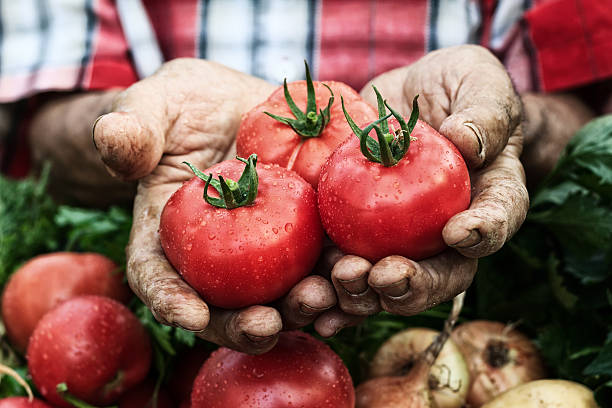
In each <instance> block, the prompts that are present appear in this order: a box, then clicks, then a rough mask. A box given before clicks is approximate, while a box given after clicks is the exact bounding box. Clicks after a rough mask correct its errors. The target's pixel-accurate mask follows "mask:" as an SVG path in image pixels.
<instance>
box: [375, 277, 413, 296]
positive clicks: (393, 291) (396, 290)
mask: <svg viewBox="0 0 612 408" xmlns="http://www.w3.org/2000/svg"><path fill="white" fill-rule="evenodd" d="M376 289H377V290H379V291H380V292H382V293H383V294H384V295H386V296H393V297H397V296H402V295H403V294H404V293H406V291H407V290H408V279H406V278H403V279H402V280H399V281H397V282H395V283H392V284H390V285H386V286H377V287H376Z"/></svg>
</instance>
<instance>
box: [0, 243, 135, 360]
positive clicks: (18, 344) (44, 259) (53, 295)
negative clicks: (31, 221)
mask: <svg viewBox="0 0 612 408" xmlns="http://www.w3.org/2000/svg"><path fill="white" fill-rule="evenodd" d="M78 295H100V296H108V297H111V298H113V299H116V300H118V301H121V302H125V301H127V300H128V299H129V297H130V290H129V288H128V287H127V285H126V284H125V283H124V282H123V274H122V273H121V272H120V271H118V267H117V265H115V263H114V262H113V261H111V260H110V259H108V258H106V257H105V256H103V255H100V254H94V253H75V252H56V253H52V254H45V255H40V256H37V257H35V258H32V259H30V260H29V261H28V262H26V263H25V264H24V265H23V266H22V267H21V268H19V269H18V270H17V271H16V272H15V273H14V274H13V275H12V276H11V278H10V279H9V281H8V283H7V284H6V288H5V290H4V294H3V296H2V319H3V321H4V324H5V326H6V331H7V335H8V337H9V339H10V340H11V342H12V343H13V344H14V345H15V348H17V349H18V350H20V351H25V350H26V348H27V345H28V339H29V338H30V335H31V334H32V331H34V328H35V327H36V324H37V323H38V321H39V320H40V319H41V318H42V317H43V315H44V314H45V313H47V312H48V311H49V310H51V309H53V308H54V307H55V306H57V305H58V304H60V303H62V302H64V301H66V300H68V299H70V298H72V297H74V296H78Z"/></svg>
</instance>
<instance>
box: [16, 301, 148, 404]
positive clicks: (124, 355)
mask: <svg viewBox="0 0 612 408" xmlns="http://www.w3.org/2000/svg"><path fill="white" fill-rule="evenodd" d="M27 360H28V368H29V370H30V373H31V375H32V380H33V381H34V384H35V385H36V387H37V389H38V390H39V391H40V393H41V394H42V395H43V396H44V397H45V399H47V400H49V401H50V402H52V403H53V404H55V405H57V406H60V407H67V408H68V407H71V405H70V404H68V403H66V401H64V399H62V397H61V396H60V395H59V394H58V393H57V391H56V387H57V385H58V384H60V383H66V385H67V386H68V392H69V393H70V394H72V395H74V396H75V397H76V398H78V399H81V400H84V401H85V402H88V403H90V404H95V405H106V404H110V403H112V402H114V401H116V400H117V399H118V398H119V396H120V395H121V394H123V393H124V392H125V391H126V390H128V389H129V388H130V387H133V386H134V385H136V384H138V383H140V382H141V381H142V380H143V379H144V378H145V376H146V375H147V372H148V371H149V366H150V365H151V344H150V342H149V337H148V335H147V333H146V331H145V329H144V327H142V325H141V324H140V322H139V321H138V319H137V318H136V316H134V315H133V314H132V313H131V312H130V311H129V310H128V309H127V308H126V307H125V306H123V305H122V304H121V303H119V302H117V301H115V300H112V299H109V298H106V297H102V296H79V297H75V298H72V299H70V300H67V301H66V302H64V303H62V304H61V305H59V306H58V307H56V308H55V309H53V310H51V311H50V312H49V313H47V314H46V315H45V316H44V317H43V318H42V319H41V320H40V322H39V323H38V325H37V326H36V329H35V330H34V333H32V338H31V340H30V344H29V345H28V353H27Z"/></svg>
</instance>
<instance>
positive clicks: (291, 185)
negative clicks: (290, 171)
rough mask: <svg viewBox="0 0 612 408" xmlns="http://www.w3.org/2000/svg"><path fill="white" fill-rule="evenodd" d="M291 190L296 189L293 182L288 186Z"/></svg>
mask: <svg viewBox="0 0 612 408" xmlns="http://www.w3.org/2000/svg"><path fill="white" fill-rule="evenodd" d="M287 186H288V187H289V188H294V187H295V183H293V182H289V184H288V185H287Z"/></svg>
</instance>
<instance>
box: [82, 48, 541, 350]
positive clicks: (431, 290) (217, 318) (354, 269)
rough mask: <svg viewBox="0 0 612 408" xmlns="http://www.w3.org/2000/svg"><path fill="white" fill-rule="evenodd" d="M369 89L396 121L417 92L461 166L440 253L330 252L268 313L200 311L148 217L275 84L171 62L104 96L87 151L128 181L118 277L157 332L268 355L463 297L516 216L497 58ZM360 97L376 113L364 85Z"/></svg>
mask: <svg viewBox="0 0 612 408" xmlns="http://www.w3.org/2000/svg"><path fill="white" fill-rule="evenodd" d="M466 61H468V62H469V64H466ZM372 83H373V84H375V85H376V86H377V87H378V89H379V90H380V91H381V93H382V94H383V95H384V97H385V98H386V99H387V100H389V102H390V104H391V105H392V106H394V107H399V108H400V111H401V113H402V114H408V113H409V109H410V101H411V100H412V98H413V96H414V95H415V94H420V99H419V105H420V109H421V119H423V120H425V121H427V122H429V123H430V124H431V125H432V126H433V127H434V128H436V129H438V130H439V131H440V132H441V133H442V134H443V135H445V136H447V137H448V138H449V139H450V140H451V141H452V142H453V143H454V144H455V145H456V146H457V147H458V148H459V150H460V151H461V153H462V154H463V156H464V158H465V160H466V162H467V163H468V166H469V168H470V170H471V181H472V202H471V205H470V208H469V209H468V210H466V211H464V212H462V213H460V214H457V215H456V216H455V217H453V218H452V219H451V220H450V221H449V222H448V223H447V225H446V227H445V228H444V231H443V236H444V240H445V242H446V243H447V244H448V245H449V247H450V248H449V249H448V250H446V251H445V252H443V253H442V254H440V255H437V256H434V257H432V258H429V259H426V260H423V261H421V262H414V261H412V260H409V259H406V258H403V257H400V256H391V257H388V258H385V259H383V260H381V261H379V262H378V263H376V264H375V265H371V264H370V263H369V262H368V261H366V260H365V259H363V258H359V257H356V256H353V255H343V254H341V253H340V252H339V251H338V250H337V249H336V248H334V247H333V246H330V247H328V248H326V249H325V250H324V252H323V254H322V256H321V259H320V261H319V264H318V265H317V267H316V271H315V272H316V274H314V275H311V276H308V277H306V278H305V279H304V280H302V281H301V282H299V283H298V284H297V285H296V286H295V287H294V288H293V289H292V290H291V291H290V293H289V294H288V295H287V296H285V298H283V299H281V300H280V301H278V302H277V303H276V304H275V305H273V306H274V307H272V306H251V307H248V308H245V309H242V310H235V311H229V310H221V309H216V308H213V307H209V306H207V305H206V303H205V302H204V301H203V300H202V299H201V298H200V297H199V296H198V294H197V293H196V292H195V291H194V290H193V289H191V287H189V286H188V285H187V284H186V283H185V282H184V281H183V280H182V279H181V277H180V276H179V275H178V274H177V272H176V271H175V270H174V269H173V268H172V266H171V265H170V264H169V263H168V261H167V260H166V257H165V256H164V253H163V251H162V248H161V245H160V243H159V237H158V227H159V217H160V214H161V211H162V209H163V207H164V205H165V203H166V201H167V200H168V198H169V197H170V195H171V194H172V193H173V192H174V191H175V190H177V189H178V188H179V187H180V185H181V183H182V182H183V181H185V180H188V179H189V178H191V177H192V174H191V173H190V171H189V169H188V168H187V166H185V165H183V164H182V162H183V161H188V162H191V163H193V164H194V165H195V166H197V167H199V168H202V169H203V168H207V167H209V166H210V165H212V164H214V163H216V162H218V161H221V160H225V159H229V158H232V157H233V156H234V155H235V146H234V137H235V134H236V131H237V128H238V125H239V121H240V118H241V115H242V114H243V113H245V112H246V111H248V110H249V109H251V108H252V107H254V106H255V105H256V104H258V103H260V102H262V101H263V100H264V99H266V98H267V97H268V95H269V94H270V93H271V92H272V91H273V90H274V88H275V86H273V85H271V84H269V83H266V82H265V81H262V80H260V79H257V78H254V77H251V76H248V75H245V74H242V73H239V72H236V71H233V70H231V69H229V68H226V67H224V66H221V65H218V64H215V63H213V62H208V61H204V60H193V59H181V60H174V61H171V62H168V63H166V64H165V65H164V66H163V67H162V68H161V69H160V70H159V71H158V72H157V73H156V74H155V75H153V76H151V77H149V78H146V79H144V80H142V81H140V82H138V83H136V84H135V85H133V86H131V87H130V88H128V89H127V90H125V91H124V92H121V93H119V94H117V95H116V96H115V97H114V100H113V102H112V108H111V113H108V114H106V115H103V116H101V117H100V118H99V119H98V120H97V121H96V123H95V125H94V131H93V138H94V143H95V146H96V148H97V150H98V152H99V154H100V156H101V158H102V160H103V162H104V163H105V165H106V167H107V169H108V171H109V172H111V174H113V175H114V176H116V177H118V178H120V179H122V180H139V183H138V188H137V194H136V198H135V202H134V223H133V227H132V233H131V236H130V242H129V245H128V248H127V274H128V281H129V283H130V286H131V287H132V289H133V290H134V292H135V293H136V294H137V295H138V296H139V297H140V298H141V299H142V300H143V301H144V302H145V303H146V304H147V305H148V306H149V308H150V309H151V311H152V312H153V314H154V315H155V317H156V318H157V319H158V320H159V321H160V322H162V323H166V324H170V325H176V326H180V327H182V328H184V329H187V330H191V331H195V332H197V333H198V335H199V336H200V337H202V338H204V339H206V340H209V341H212V342H214V343H217V344H220V345H224V346H227V347H231V348H234V349H238V350H241V351H245V352H249V353H261V352H265V351H267V350H269V349H270V348H271V347H273V346H274V344H275V343H276V339H277V336H278V333H279V332H280V330H281V329H291V328H296V327H301V326H304V325H307V324H310V323H314V326H315V329H316V330H317V331H318V332H319V333H320V334H321V335H323V336H331V335H333V334H335V333H336V332H337V331H338V330H340V329H341V328H343V327H346V326H350V325H354V324H357V323H358V322H360V321H361V320H362V319H363V318H364V317H365V316H367V315H371V314H374V313H377V312H379V311H380V310H386V311H389V312H391V313H396V314H401V315H413V314H416V313H419V312H421V311H423V310H426V309H428V308H430V307H432V306H434V305H436V304H439V303H440V302H443V301H446V300H449V299H451V298H452V297H454V296H455V295H456V294H458V293H460V292H462V291H464V290H465V289H467V288H468V287H469V285H470V284H471V281H472V279H473V277H474V274H475V272H476V266H477V258H479V257H482V256H485V255H488V254H490V253H492V252H495V251H497V250H498V249H499V248H501V246H502V245H503V244H504V243H505V242H506V240H507V239H508V238H510V237H511V236H512V234H513V233H514V232H515V231H516V230H517V229H518V228H519V226H520V225H521V223H522V222H523V220H524V218H525V215H526V211H527V207H528V201H529V199H528V195H527V190H526V188H525V176H524V172H523V168H522V166H521V164H520V161H519V156H520V153H521V149H522V134H521V126H520V121H521V115H522V113H521V112H522V107H521V102H520V99H519V97H518V95H517V94H516V92H515V91H514V89H513V87H512V83H511V81H510V78H509V77H508V75H507V73H506V71H505V69H504V67H503V66H502V65H501V64H500V62H499V61H498V60H497V59H496V58H495V57H494V56H493V55H492V54H490V53H489V52H488V51H486V50H485V49H483V48H480V47H477V46H460V47H454V48H449V49H444V50H440V51H436V52H432V53H430V54H428V55H427V56H425V57H424V58H422V59H421V60H419V61H418V62H416V63H415V64H413V65H410V66H408V67H404V68H400V69H397V70H394V71H390V72H388V73H386V74H383V75H381V76H379V77H377V78H375V79H374V80H373V81H372ZM361 94H362V96H363V97H364V98H365V99H366V100H368V101H370V102H371V103H372V104H373V105H374V106H375V97H374V93H373V91H372V88H371V86H370V85H368V86H366V87H365V88H364V89H363V90H362V92H361ZM330 280H331V282H330Z"/></svg>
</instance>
